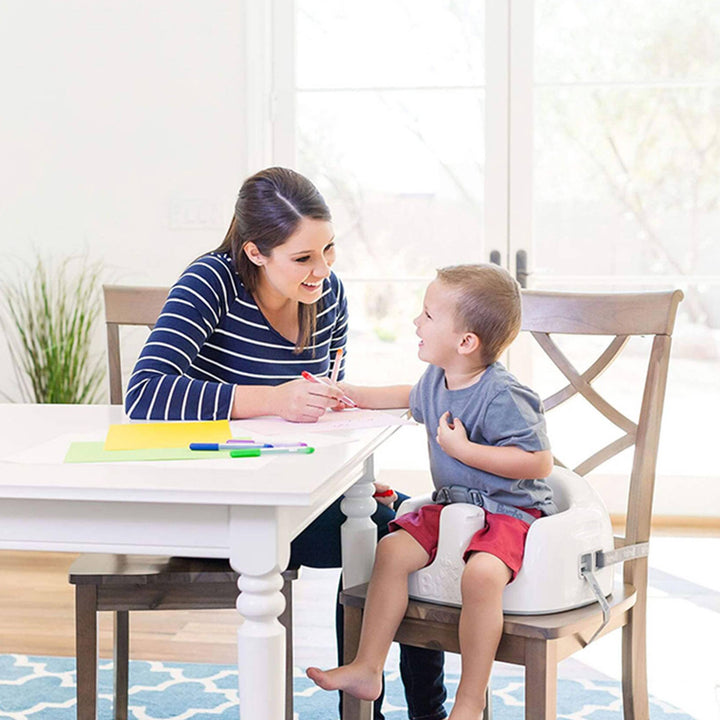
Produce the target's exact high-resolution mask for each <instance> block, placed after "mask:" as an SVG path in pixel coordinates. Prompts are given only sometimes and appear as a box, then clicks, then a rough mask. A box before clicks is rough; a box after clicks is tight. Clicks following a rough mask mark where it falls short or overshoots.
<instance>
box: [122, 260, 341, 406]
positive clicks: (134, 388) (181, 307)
mask: <svg viewBox="0 0 720 720" xmlns="http://www.w3.org/2000/svg"><path fill="white" fill-rule="evenodd" d="M347 326H348V316H347V300H346V297H345V290H344V288H343V285H342V283H341V282H340V280H339V279H338V278H337V276H336V275H335V274H331V275H330V277H328V278H326V279H325V280H324V282H323V293H322V296H321V298H320V299H319V300H318V313H317V328H316V330H315V333H314V335H313V337H312V339H311V342H310V344H309V346H308V347H307V348H305V349H304V350H303V351H302V352H301V353H296V352H294V348H295V345H294V343H292V342H290V341H289V340H288V339H287V338H285V337H283V336H282V335H280V334H279V333H278V332H277V331H276V330H274V329H273V327H272V326H271V325H270V324H269V323H268V321H267V320H266V319H265V317H264V315H263V314H262V312H261V311H260V309H259V308H258V306H257V304H256V302H255V300H254V299H253V297H252V295H250V293H249V292H248V291H247V289H246V288H245V286H244V285H243V283H242V282H241V280H240V277H239V276H238V274H237V273H236V272H235V269H234V267H233V263H232V260H231V258H230V256H229V255H228V254H226V253H211V254H209V255H204V256H203V257H201V258H199V259H198V260H196V261H195V262H194V263H192V264H191V265H190V266H189V267H188V268H187V269H186V270H185V272H184V273H183V274H182V276H181V277H180V279H179V280H178V281H177V282H176V283H175V285H174V286H173V287H172V289H171V290H170V293H169V295H168V299H167V301H166V302H165V305H164V307H163V309H162V312H161V314H160V317H159V318H158V321H157V324H156V325H155V327H154V329H153V331H152V332H151V333H150V336H149V337H148V340H147V342H146V343H145V346H144V347H143V350H142V352H141V353H140V357H139V359H138V361H137V363H136V365H135V368H134V370H133V374H132V376H131V378H130V382H129V383H128V388H127V393H126V395H125V411H126V412H127V414H128V415H129V417H131V418H133V419H144V420H217V419H224V418H229V417H230V412H231V410H232V405H233V395H234V392H235V385H240V386H242V385H279V384H281V383H284V382H287V381H288V380H293V379H295V378H298V377H300V374H301V373H302V371H303V370H307V371H308V372H311V373H313V374H314V375H326V374H327V373H328V371H329V370H330V367H331V365H332V362H331V358H334V357H335V353H336V352H337V350H338V348H343V356H342V365H343V367H341V368H340V373H339V376H338V377H339V378H342V377H343V376H344V365H345V357H346V355H345V352H344V348H345V344H346V341H347Z"/></svg>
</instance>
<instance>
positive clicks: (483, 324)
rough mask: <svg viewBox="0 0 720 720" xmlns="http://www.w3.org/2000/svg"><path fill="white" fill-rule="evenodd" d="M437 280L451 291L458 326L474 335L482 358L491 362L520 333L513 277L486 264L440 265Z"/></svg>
mask: <svg viewBox="0 0 720 720" xmlns="http://www.w3.org/2000/svg"><path fill="white" fill-rule="evenodd" d="M437 279H438V280H439V281H440V282H441V283H442V284H443V285H445V286H447V287H448V288H450V289H452V290H453V292H454V293H455V299H456V305H455V313H456V322H457V324H458V325H459V326H461V327H459V328H458V329H459V330H463V331H467V332H471V333H474V334H475V335H477V336H478V337H479V338H480V342H481V343H482V349H481V352H482V361H483V362H484V363H485V364H486V365H490V364H491V363H494V362H495V361H496V360H497V359H498V358H499V357H500V355H502V353H503V351H504V350H505V348H507V346H508V345H510V343H511V342H512V341H513V340H514V339H515V338H516V337H517V334H518V333H519V332H520V324H521V321H522V300H521V297H520V286H519V285H518V283H517V282H516V280H515V279H514V278H513V277H512V275H510V273H509V272H508V271H507V270H505V269H504V268H502V267H500V266H499V265H493V264H489V263H480V264H477V265H453V266H450V267H445V268H440V269H439V270H438V271H437Z"/></svg>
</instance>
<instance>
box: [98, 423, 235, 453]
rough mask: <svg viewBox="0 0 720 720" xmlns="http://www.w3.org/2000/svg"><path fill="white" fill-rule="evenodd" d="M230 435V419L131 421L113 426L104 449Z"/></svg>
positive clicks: (222, 438)
mask: <svg viewBox="0 0 720 720" xmlns="http://www.w3.org/2000/svg"><path fill="white" fill-rule="evenodd" d="M231 436H232V435H231V432H230V423H229V422H228V421H227V420H209V421H204V422H195V421H191V422H153V423H128V424H125V425H111V426H110V429H109V430H108V434H107V437H106V438H105V450H141V449H149V448H186V447H187V446H188V445H189V444H190V443H193V442H204V443H208V442H215V443H224V442H227V440H228V438H230V437H231Z"/></svg>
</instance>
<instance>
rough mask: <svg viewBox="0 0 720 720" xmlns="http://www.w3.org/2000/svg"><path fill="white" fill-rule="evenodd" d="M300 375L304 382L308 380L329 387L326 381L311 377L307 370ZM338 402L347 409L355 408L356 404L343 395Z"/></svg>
mask: <svg viewBox="0 0 720 720" xmlns="http://www.w3.org/2000/svg"><path fill="white" fill-rule="evenodd" d="M301 374H302V376H303V377H304V378H305V379H306V380H309V381H310V382H312V383H319V384H320V385H328V386H329V385H330V383H328V382H327V381H326V380H322V379H321V378H318V377H315V376H314V375H311V374H310V373H309V372H308V371H307V370H303V371H302V373H301ZM340 402H342V403H344V404H345V405H347V406H348V407H351V408H356V407H357V404H356V403H355V402H353V401H352V400H351V399H350V398H349V397H348V396H347V395H343V396H342V397H341V398H340Z"/></svg>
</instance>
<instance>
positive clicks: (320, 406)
mask: <svg viewBox="0 0 720 720" xmlns="http://www.w3.org/2000/svg"><path fill="white" fill-rule="evenodd" d="M273 390H274V398H273V399H274V402H273V406H274V410H275V414H276V415H279V416H280V417H281V418H284V419H285V420H289V421H290V422H317V421H318V420H319V419H320V418H321V417H322V416H323V415H324V414H325V412H326V411H327V409H328V408H335V407H337V405H338V404H339V402H340V397H341V396H342V394H343V393H342V392H341V391H340V388H338V387H337V386H330V385H325V384H324V383H312V382H309V381H308V380H303V379H298V380H289V381H288V382H286V383H283V384H282V385H276V386H275V387H274V388H273Z"/></svg>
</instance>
